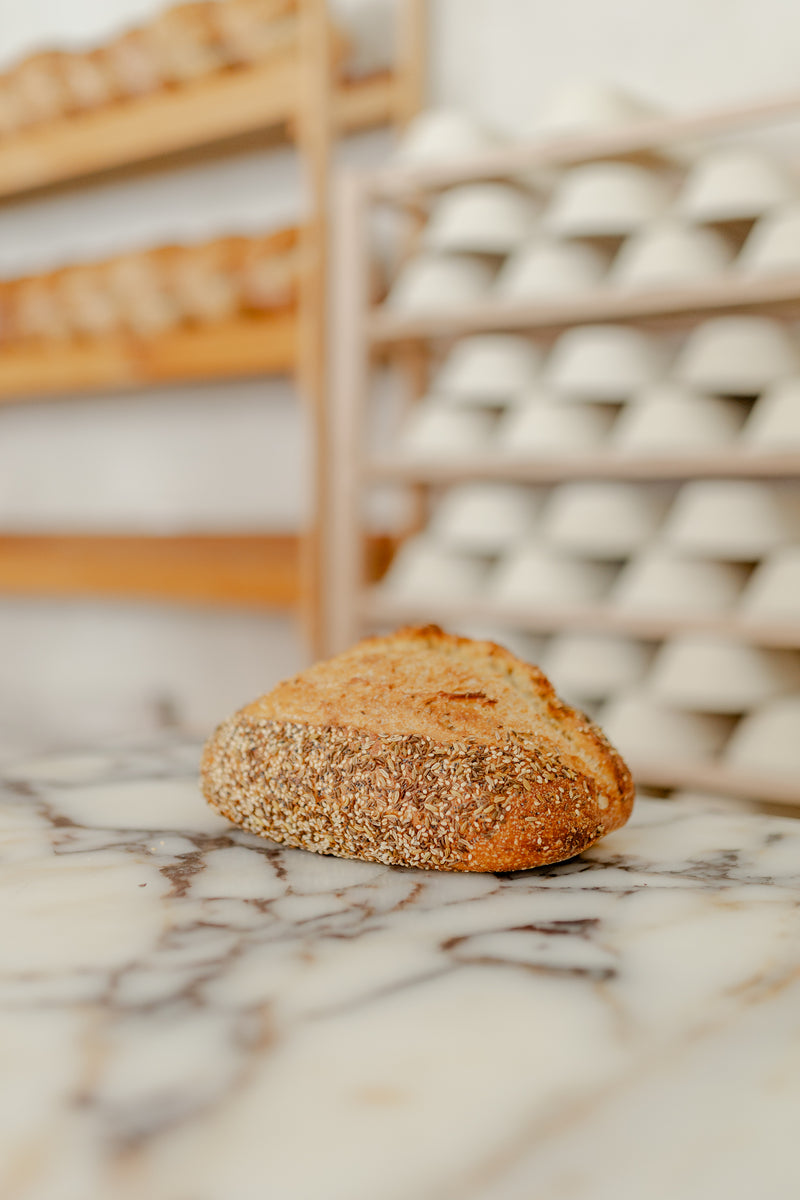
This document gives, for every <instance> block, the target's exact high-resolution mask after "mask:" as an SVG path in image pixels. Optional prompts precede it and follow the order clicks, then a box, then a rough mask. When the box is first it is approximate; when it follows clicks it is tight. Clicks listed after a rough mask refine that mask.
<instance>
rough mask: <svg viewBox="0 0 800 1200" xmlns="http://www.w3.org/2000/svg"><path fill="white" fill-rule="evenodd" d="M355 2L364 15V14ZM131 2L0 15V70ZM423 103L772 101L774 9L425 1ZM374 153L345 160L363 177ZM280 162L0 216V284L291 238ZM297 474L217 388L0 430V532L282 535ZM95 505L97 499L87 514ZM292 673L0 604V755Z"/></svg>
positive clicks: (210, 714)
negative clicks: (150, 251)
mask: <svg viewBox="0 0 800 1200" xmlns="http://www.w3.org/2000/svg"><path fill="white" fill-rule="evenodd" d="M364 2H370V3H371V2H373V0H364ZM154 7H157V5H154V4H153V3H152V2H151V0H71V2H70V3H69V4H65V3H64V0H26V2H25V4H19V3H17V0H0V60H2V61H8V60H10V59H11V58H13V57H14V56H16V55H17V54H18V53H21V52H23V51H25V50H27V49H29V48H33V47H35V46H38V45H43V44H47V43H48V42H59V41H60V42H62V43H63V42H64V41H65V40H69V41H71V42H73V43H74V42H80V41H82V40H83V41H86V40H91V38H92V36H93V35H94V34H96V35H97V36H98V37H102V36H103V35H105V34H106V33H107V32H108V31H109V30H110V29H112V28H116V27H119V26H120V25H122V24H124V23H125V22H127V21H131V20H134V19H136V18H137V17H138V16H140V15H142V14H143V13H145V12H148V11H151V10H152V9H153V8H154ZM431 7H432V10H433V11H432V18H431V25H432V46H431V78H430V88H431V95H432V97H433V98H434V99H435V100H436V101H438V102H446V103H453V104H461V105H463V106H465V107H466V108H468V109H470V110H472V111H473V112H475V113H476V114H478V115H480V116H482V117H484V118H485V119H486V120H488V121H489V122H491V123H494V124H495V125H497V126H498V127H500V128H502V129H505V130H507V131H509V132H513V133H518V134H524V133H525V132H526V130H528V129H530V128H531V127H532V125H533V122H534V119H535V114H536V111H537V108H538V107H539V106H540V105H541V103H542V101H543V99H544V98H545V97H546V96H547V94H548V93H549V92H551V91H552V89H553V88H554V87H555V86H556V85H558V84H559V83H561V82H563V81H564V80H565V79H566V78H569V77H572V76H581V75H584V76H585V75H589V76H591V77H593V78H606V79H613V80H617V81H619V82H622V83H623V84H626V85H628V86H629V87H631V88H632V89H634V90H636V91H638V92H640V93H642V94H644V95H646V96H648V97H649V98H651V99H652V100H655V101H657V102H661V103H662V104H664V105H666V106H668V107H672V108H684V109H686V108H691V107H692V106H694V105H699V104H705V103H711V102H716V101H723V100H730V99H735V98H738V97H745V96H755V95H758V94H762V93H767V92H773V91H777V90H779V89H781V88H791V87H793V86H795V85H796V81H797V62H798V60H799V59H800V53H799V51H800V8H798V7H797V6H796V5H794V4H792V3H791V2H790V0H758V2H757V0H703V2H702V3H697V0H671V2H670V3H669V4H665V3H663V0H559V2H558V3H556V4H554V3H552V0H431ZM387 148H388V143H387V139H386V138H385V137H383V136H377V137H369V138H362V139H359V140H358V142H357V143H355V144H354V145H353V146H352V147H351V148H350V150H349V151H348V153H347V157H350V158H352V157H355V158H356V159H357V160H359V161H376V160H378V159H379V158H380V157H382V156H383V155H385V153H386V152H387ZM301 206H302V179H301V178H300V176H299V174H298V171H297V165H296V160H295V159H294V157H293V156H292V155H291V154H290V153H288V152H281V153H277V154H273V155H266V154H260V153H259V154H248V155H245V156H242V157H240V158H238V159H229V160H224V161H222V162H220V163H216V164H212V165H208V164H206V165H202V166H192V167H188V168H183V169H181V170H180V171H170V172H157V173H153V174H148V175H146V176H143V177H141V178H139V179H132V180H129V181H125V182H123V183H114V184H104V185H99V186H96V187H95V188H93V189H91V190H85V191H84V190H79V191H74V192H70V193H67V194H65V195H63V196H56V197H47V198H45V199H41V200H39V201H36V202H30V203H28V204H24V205H6V206H3V207H0V274H13V273H16V272H19V271H23V270H26V269H35V268H37V267H40V266H41V267H44V266H47V265H49V264H51V263H56V262H60V261H66V260H68V259H70V258H79V257H81V256H83V255H90V254H98V255H99V254H103V253H105V252H107V251H111V250H113V249H118V248H120V247H121V246H132V245H143V244H148V243H151V242H155V241H158V240H162V239H163V240H170V239H173V238H177V237H182V238H193V237H197V238H200V237H205V236H212V235H214V234H215V233H222V232H228V231H236V230H239V229H247V228H253V227H254V226H259V227H260V226H261V225H262V223H263V226H265V227H269V226H272V225H278V224H281V223H284V222H286V221H287V220H291V219H294V218H295V217H296V215H297V214H298V209H299V208H300V207H301ZM304 471H305V458H304V454H303V433H302V428H301V417H300V413H299V409H298V406H297V405H296V403H295V401H294V398H293V396H292V394H291V390H290V389H289V387H288V385H285V384H281V383H275V382H273V383H270V384H266V383H239V384H226V385H217V386H214V387H207V388H187V389H180V390H175V391H174V392H172V393H158V394H154V393H151V394H147V395H129V396H114V397H109V398H107V399H106V398H100V399H93V400H91V401H88V400H84V401H77V402H74V403H72V402H67V401H59V402H58V403H52V404H42V405H35V406H34V405H31V406H27V407H23V406H20V407H16V408H11V407H8V408H5V409H4V410H2V411H0V529H2V528H15V529H24V528H48V527H56V528H61V529H64V528H110V527H114V526H122V527H124V528H127V529H141V530H148V529H152V530H165V529H190V528H200V527H205V528H209V527H214V526H216V527H218V528H233V529H246V528H253V527H254V526H255V525H258V526H259V527H267V528H270V527H271V528H292V527H294V526H295V525H296V523H297V522H298V520H300V519H301V517H302V513H303V496H304V490H305V489H304ZM95 497H98V500H97V502H95ZM301 663H302V651H301V645H300V641H299V639H298V637H297V636H296V633H295V631H294V628H293V626H292V624H291V623H290V622H289V621H288V620H283V619H280V618H271V619H266V618H261V617H256V616H253V615H248V614H244V615H233V616H232V615H230V614H225V613H213V612H204V613H201V612H192V613H185V612H183V611H182V610H180V609H178V608H167V607H163V608H162V607H159V606H146V605H141V606H136V605H124V606H110V607H104V606H100V605H88V604H68V605H61V604H54V603H52V602H40V603H35V604H34V603H26V604H23V603H21V602H18V601H14V602H11V601H0V750H2V747H3V744H4V743H5V745H6V746H8V745H9V744H11V743H14V742H16V741H18V740H21V739H23V738H25V740H27V741H29V742H30V741H52V742H64V741H69V740H73V739H89V738H91V737H92V736H100V735H103V736H106V735H108V734H112V733H114V732H117V731H118V732H136V731H146V730H147V729H148V728H152V726H154V725H155V724H157V723H158V721H159V720H160V719H162V718H163V714H164V713H165V712H172V713H177V715H178V718H179V719H180V720H181V721H184V722H186V723H189V724H192V725H194V726H196V727H197V728H203V727H205V726H208V725H209V724H210V723H211V722H212V721H214V720H216V719H217V718H218V717H219V716H220V715H222V714H223V713H224V712H225V711H226V709H227V708H229V707H232V706H233V705H234V704H235V703H237V702H238V701H240V700H241V701H244V700H246V699H247V698H248V697H249V696H251V695H252V694H253V693H255V692H257V691H258V690H260V689H261V688H265V687H267V686H269V685H270V684H271V683H272V682H273V681H274V680H275V679H276V678H278V677H280V676H281V675H283V674H286V673H288V672H291V671H292V670H294V669H295V668H297V667H299V666H300V665H301Z"/></svg>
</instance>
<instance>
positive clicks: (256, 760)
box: [202, 626, 633, 871]
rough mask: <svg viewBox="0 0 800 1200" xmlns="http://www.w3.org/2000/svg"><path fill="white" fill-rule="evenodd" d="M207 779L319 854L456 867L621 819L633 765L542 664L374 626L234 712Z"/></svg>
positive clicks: (210, 747) (627, 806) (537, 855)
mask: <svg viewBox="0 0 800 1200" xmlns="http://www.w3.org/2000/svg"><path fill="white" fill-rule="evenodd" d="M202 774H203V790H204V792H205V795H206V798H207V799H208V801H209V802H210V803H211V804H213V805H214V807H215V808H217V809H219V811H220V812H221V813H222V814H223V815H224V816H226V817H229V818H230V820H231V821H235V822H236V823H237V824H238V825H241V826H243V828H245V829H249V830H251V831H252V832H253V833H258V834H261V835H262V836H264V837H267V838H272V839H273V840H274V841H277V842H283V843H284V844H286V845H289V846H302V847H304V848H305V849H307V850H315V851H317V852H318V853H320V854H338V855H341V856H343V857H346V858H363V859H367V860H369V861H370V862H382V863H392V864H398V865H403V866H411V867H438V868H441V869H444V870H451V871H517V870H522V869H524V868H526V867H536V866H541V865H542V864H544V863H553V862H560V861H562V860H563V859H566V858H570V857H572V855H574V854H578V853H579V852H580V851H581V850H585V849H586V848H587V847H588V846H591V845H592V843H593V842H596V841H597V839H598V838H600V837H602V836H603V835H604V834H606V833H609V832H610V831H611V830H612V829H617V828H619V826H620V825H623V824H624V823H625V821H627V819H628V817H629V815H630V812H631V808H632V806H633V785H632V782H631V777H630V773H629V771H628V769H627V767H626V766H625V764H624V762H623V761H622V759H621V758H620V756H619V755H618V754H617V753H616V751H615V750H614V749H613V748H612V746H610V745H609V743H608V741H607V740H606V738H605V736H604V735H603V733H602V732H601V730H600V729H598V728H597V726H596V725H593V724H592V723H591V722H590V721H589V720H588V718H587V717H585V716H584V715H583V713H580V712H577V711H576V710H575V709H572V708H570V707H569V706H568V705H566V704H564V703H562V701H560V700H559V699H558V698H557V696H556V695H555V693H554V691H553V689H552V687H551V686H550V683H549V682H548V680H547V679H546V678H545V676H544V675H543V674H542V672H541V671H539V670H538V668H537V667H532V666H529V665H528V664H527V663H524V662H521V661H520V659H518V658H515V657H514V655H512V654H510V653H509V652H508V651H507V650H504V649H503V648H502V647H501V646H496V645H494V643H492V642H476V641H472V640H470V639H469V638H459V637H452V636H450V635H449V634H446V633H443V632H442V630H441V629H439V628H437V627H436V626H428V627H426V628H424V629H402V630H400V631H399V632H398V633H395V634H392V635H391V636H389V637H382V638H370V639H368V640H367V641H364V642H360V643H359V644H358V645H357V646H354V647H353V648H352V649H351V650H348V651H347V652H346V653H344V654H340V655H339V656H338V657H336V658H333V659H330V660H329V661H327V662H322V663H318V664H317V665H316V666H314V667H312V668H311V669H310V670H308V671H304V672H302V674H300V675H297V676H295V678H294V679H289V680H287V681H286V682H284V683H281V684H279V685H278V687H276V688H275V689H274V691H272V692H270V693H269V694H268V695H266V696H262V697H261V699H259V700H256V701H254V702H253V703H252V704H250V705H248V706H247V707H246V708H243V709H242V710H241V711H240V712H238V713H236V714H235V715H234V716H233V717H231V718H230V719H229V720H228V721H225V722H224V723H223V724H222V725H221V726H220V727H219V729H217V731H216V733H215V734H214V735H213V736H212V737H211V739H210V740H209V742H208V744H207V745H206V748H205V753H204V755H203V766H202Z"/></svg>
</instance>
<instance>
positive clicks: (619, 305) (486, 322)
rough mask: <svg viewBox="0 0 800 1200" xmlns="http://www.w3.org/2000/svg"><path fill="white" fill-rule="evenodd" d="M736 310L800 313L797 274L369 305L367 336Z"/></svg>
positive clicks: (564, 325)
mask: <svg viewBox="0 0 800 1200" xmlns="http://www.w3.org/2000/svg"><path fill="white" fill-rule="evenodd" d="M739 312H759V313H774V314H777V315H782V316H785V317H796V316H800V274H798V273H797V272H796V271H795V272H792V273H791V274H788V273H787V274H786V275H781V276H778V277H769V278H762V279H744V278H742V277H740V276H737V275H736V274H735V273H731V274H730V275H728V276H721V277H720V278H719V279H715V280H713V281H712V282H709V283H705V284H703V285H695V286H693V287H679V288H657V289H652V290H651V289H648V290H647V291H643V290H636V291H634V290H630V291H626V290H622V289H619V290H618V289H612V288H608V287H602V288H597V289H596V291H594V292H590V293H583V294H581V296H580V297H579V298H578V299H575V300H569V299H565V300H553V301H549V302H547V303H542V302H537V303H533V302H530V301H509V300H502V299H500V298H498V299H495V300H492V299H489V298H487V299H486V300H484V301H483V302H482V303H480V304H473V305H470V306H469V307H465V308H463V309H461V310H458V311H455V310H454V311H452V312H448V313H431V314H430V315H428V316H422V315H419V316H410V315H409V316H406V315H403V314H400V313H394V312H392V311H391V310H390V309H389V308H387V307H385V306H384V307H381V308H376V309H374V310H373V312H372V314H371V316H370V318H369V320H368V335H369V337H370V339H371V341H372V342H373V344H375V345H387V344H390V343H393V342H413V341H424V340H427V339H429V338H431V339H432V338H447V337H455V336H458V335H463V334H469V333H493V332H499V331H505V330H521V331H524V330H528V331H530V332H534V331H539V332H542V333H545V332H547V333H556V332H558V331H559V330H563V329H568V328H570V327H571V326H573V325H592V324H598V323H605V322H612V321H613V322H628V323H636V324H644V325H647V324H657V323H659V322H666V323H671V322H675V321H681V320H689V319H691V318H696V317H703V316H715V315H724V314H728V313H739Z"/></svg>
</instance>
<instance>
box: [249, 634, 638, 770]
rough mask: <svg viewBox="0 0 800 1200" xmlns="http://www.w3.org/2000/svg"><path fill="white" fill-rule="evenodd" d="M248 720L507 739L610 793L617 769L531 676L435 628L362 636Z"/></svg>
mask: <svg viewBox="0 0 800 1200" xmlns="http://www.w3.org/2000/svg"><path fill="white" fill-rule="evenodd" d="M243 712H244V713H245V714H247V715H248V716H252V717H257V718H267V719H274V720H280V721H296V722H300V723H303V724H308V725H313V726H328V725H332V726H348V727H353V728H356V729H360V730H362V731H366V732H372V733H375V734H378V735H387V736H392V735H397V734H415V735H417V736H419V737H425V738H430V739H431V741H434V742H441V743H444V744H448V745H449V744H453V743H455V744H458V743H462V742H466V741H470V742H477V743H479V744H482V745H487V746H491V745H498V744H501V743H502V742H504V741H505V740H506V738H507V736H508V734H509V733H514V734H521V735H523V736H526V737H531V738H533V739H535V740H536V741H537V742H538V741H542V742H543V743H545V744H547V743H550V744H552V746H553V749H554V751H556V752H557V754H558V757H559V758H560V759H561V760H563V761H564V762H565V765H569V766H571V767H573V769H576V770H579V771H581V772H583V773H586V774H588V775H590V776H591V777H592V778H593V779H595V780H596V781H597V782H598V783H599V784H601V785H602V784H604V785H606V786H608V787H611V788H613V789H616V788H617V786H618V784H619V775H620V768H621V769H622V772H624V774H625V775H626V776H627V769H626V768H625V767H624V764H622V762H621V759H620V758H619V756H618V755H617V754H616V752H615V751H613V750H612V748H611V747H610V745H609V743H608V742H607V741H606V739H605V737H604V736H603V734H602V733H601V732H600V730H599V729H598V728H597V727H596V726H595V725H593V724H592V723H591V722H590V721H588V719H587V718H586V717H584V715H583V713H580V712H577V711H576V710H575V709H573V708H570V706H569V705H567V704H564V703H563V701H561V700H559V699H558V697H557V696H556V694H555V692H554V690H553V687H552V685H551V684H550V681H549V680H548V679H547V677H546V676H545V675H544V674H543V673H542V672H541V671H540V670H539V668H538V667H535V666H531V665H530V664H528V663H525V662H522V661H521V660H520V659H518V658H516V657H515V656H514V655H513V654H511V653H510V652H509V651H508V650H506V649H504V648H503V647H502V646H498V645H495V643H494V642H489V641H473V640H472V639H471V638H462V637H456V636H454V635H453V634H448V633H445V632H444V631H443V630H441V629H440V628H439V627H438V626H437V625H428V626H425V627H424V628H408V629H400V630H398V631H397V632H396V633H393V634H390V635H389V636H387V637H374V638H368V639H366V640H364V641H362V642H359V643H358V644H357V645H356V646H354V647H352V649H350V650H347V651H345V652H344V653H343V654H339V655H338V656H337V657H336V658H332V659H329V660H327V661H326V662H321V663H318V664H317V665H316V666H314V667H311V668H310V669H309V670H307V671H304V672H303V673H302V674H301V675H298V676H295V677H294V678H293V679H288V680H286V681H285V682H283V683H281V684H279V685H278V686H277V687H276V688H275V689H274V690H273V691H272V692H270V693H269V694H268V695H266V696H262V697H260V698H259V699H258V700H255V701H254V702H253V703H252V704H249V705H248V706H247V707H246V708H245V709H244V710H243Z"/></svg>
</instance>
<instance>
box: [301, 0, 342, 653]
mask: <svg viewBox="0 0 800 1200" xmlns="http://www.w3.org/2000/svg"><path fill="white" fill-rule="evenodd" d="M300 56H301V61H300V97H301V100H300V113H299V120H298V142H299V146H300V149H301V151H302V153H303V155H304V158H305V165H306V177H307V181H308V192H309V215H308V219H307V221H306V223H305V226H304V231H303V235H302V267H301V283H300V304H299V331H298V352H299V372H298V374H299V383H300V387H301V389H302V391H303V393H304V395H305V398H306V402H307V405H308V416H309V426H310V430H311V488H312V496H311V515H310V523H309V528H308V533H307V537H306V538H305V541H304V553H303V562H302V578H303V584H304V586H303V602H302V616H303V622H304V625H305V628H306V631H307V637H308V642H309V645H310V648H311V651H312V654H313V655H314V656H317V657H319V655H320V654H321V653H322V651H323V642H324V636H323V616H322V603H323V594H324V588H325V583H324V565H323V555H324V548H325V546H326V544H327V541H328V532H327V518H326V499H325V498H326V496H327V493H328V479H327V463H328V453H327V439H328V420H327V416H328V404H327V390H328V388H327V343H326V339H327V320H326V316H327V284H328V272H327V267H328V261H327V260H328V208H329V193H328V180H329V177H330V159H331V142H332V137H333V129H332V112H333V93H334V83H335V81H334V78H333V66H332V59H333V45H332V37H331V28H330V24H329V21H328V13H327V4H326V0H301V5H300Z"/></svg>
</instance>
